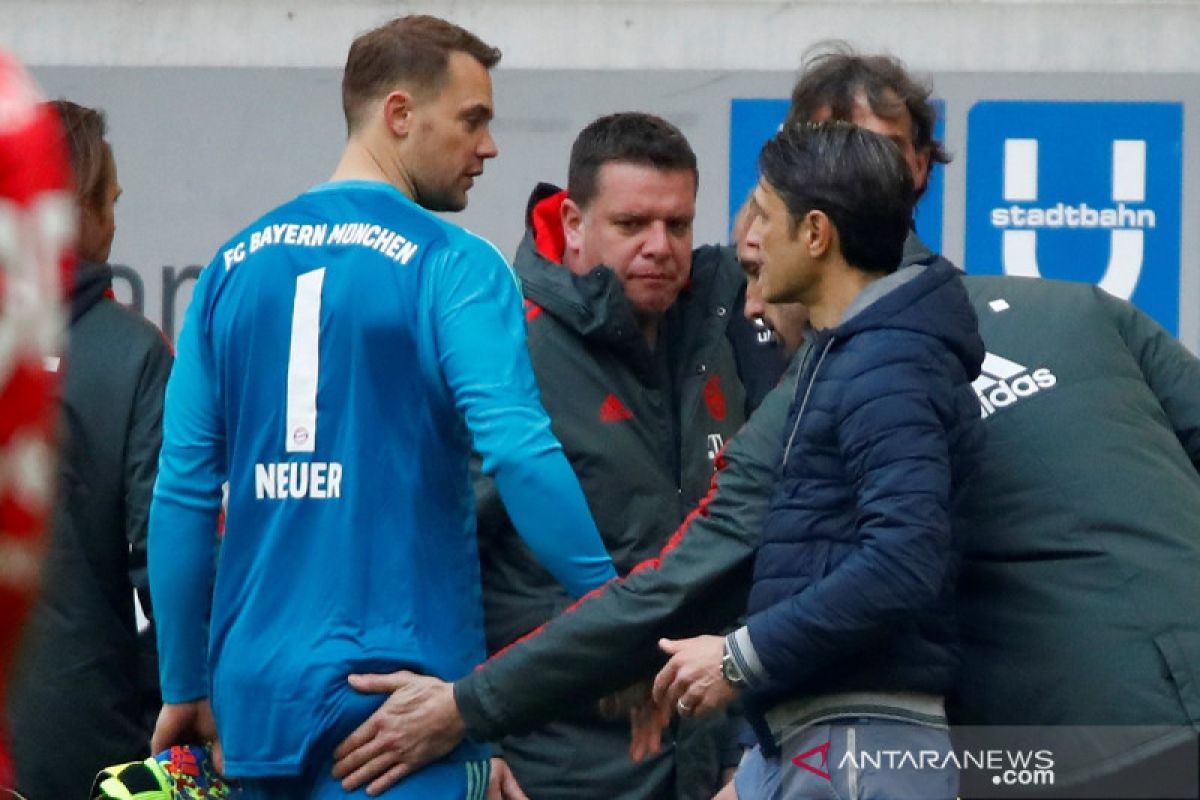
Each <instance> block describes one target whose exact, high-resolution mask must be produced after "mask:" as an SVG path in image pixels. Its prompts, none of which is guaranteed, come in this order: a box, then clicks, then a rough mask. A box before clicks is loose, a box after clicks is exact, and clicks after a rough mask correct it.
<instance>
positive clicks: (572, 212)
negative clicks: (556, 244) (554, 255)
mask: <svg viewBox="0 0 1200 800" xmlns="http://www.w3.org/2000/svg"><path fill="white" fill-rule="evenodd" d="M558 213H559V215H560V216H561V217H562V226H563V239H564V240H565V241H566V244H567V249H566V253H564V254H563V261H567V260H568V259H574V258H576V257H578V255H579V253H580V252H581V251H582V250H583V209H582V208H580V207H579V204H578V203H576V202H575V201H574V200H572V199H571V198H570V197H568V198H566V199H564V200H563V201H562V205H561V206H560V207H559V212H558Z"/></svg>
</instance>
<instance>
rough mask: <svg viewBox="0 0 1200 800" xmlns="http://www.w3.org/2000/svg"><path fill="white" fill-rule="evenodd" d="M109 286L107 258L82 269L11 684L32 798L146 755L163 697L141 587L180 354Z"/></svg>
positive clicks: (16, 737) (24, 781)
mask: <svg viewBox="0 0 1200 800" xmlns="http://www.w3.org/2000/svg"><path fill="white" fill-rule="evenodd" d="M111 285H112V270H111V269H110V268H109V267H108V265H106V264H89V263H81V264H80V265H79V266H78V269H77V271H76V282H75V289H74V293H73V295H72V301H71V326H70V330H69V337H70V339H69V342H68V345H67V349H66V354H65V357H64V358H63V359H62V362H61V364H60V365H59V369H60V370H61V371H62V373H63V381H62V383H61V392H62V397H61V409H62V422H61V433H60V437H61V445H60V449H59V462H58V499H57V500H56V503H55V511H54V520H53V528H52V531H51V534H50V536H49V541H48V543H47V549H46V553H45V558H44V561H43V572H42V589H41V595H40V597H39V599H38V603H37V605H36V606H35V608H34V610H33V613H32V615H31V617H30V621H29V623H28V626H27V628H26V635H25V640H24V643H23V645H22V650H21V653H20V655H19V658H18V662H17V668H16V672H15V674H14V677H13V682H12V684H11V686H10V692H9V708H8V714H9V723H10V728H9V730H10V732H11V738H12V750H13V756H14V761H15V765H16V774H17V787H18V788H19V789H20V791H21V792H22V793H23V794H25V795H26V796H27V797H28V798H29V800H57V798H69V797H87V794H88V790H89V789H90V788H91V785H92V779H93V778H95V776H96V772H97V771H99V770H100V769H102V768H103V767H106V766H109V765H111V764H115V763H118V762H122V761H131V760H133V759H138V758H144V757H145V756H147V755H148V754H149V749H150V732H151V730H150V726H151V725H152V722H153V714H154V713H156V712H157V709H158V705H159V702H160V701H159V699H158V697H157V682H156V681H154V680H153V676H154V674H155V669H154V667H153V664H151V665H145V664H143V663H141V662H142V661H143V660H144V659H145V658H146V657H147V652H146V651H147V649H149V651H150V653H149V655H150V656H151V658H152V655H153V652H152V651H153V644H152V643H153V637H149V638H146V637H139V636H138V633H137V630H136V627H135V621H134V608H133V602H134V591H135V590H137V591H138V592H139V594H141V595H142V596H144V597H145V603H146V604H148V601H149V592H148V582H147V576H146V517H147V513H148V512H149V508H150V495H151V490H152V489H153V487H154V478H155V475H156V474H157V468H158V451H159V446H160V444H161V426H162V403H163V392H164V390H165V388H166V381H167V375H168V373H169V372H170V370H171V362H172V356H171V350H170V347H169V346H168V344H167V342H166V340H165V339H164V338H163V336H162V334H161V333H159V331H158V329H157V328H155V327H154V325H152V324H151V323H150V322H148V321H147V320H146V319H144V318H143V317H142V316H140V315H139V314H137V313H135V312H132V311H129V310H128V309H126V308H124V307H123V306H121V305H120V304H118V303H117V302H116V301H114V300H112V299H110V298H108V297H106V293H107V292H108V290H109V289H110V287H111ZM144 676H150V677H149V678H148V679H147V678H146V677H144ZM147 684H149V685H147Z"/></svg>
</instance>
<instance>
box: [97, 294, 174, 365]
mask: <svg viewBox="0 0 1200 800" xmlns="http://www.w3.org/2000/svg"><path fill="white" fill-rule="evenodd" d="M84 320H89V321H92V322H93V324H94V325H95V326H97V327H99V328H102V329H103V330H104V331H106V332H108V333H110V334H111V335H112V336H113V338H114V340H115V341H118V342H120V343H121V346H122V347H125V348H127V349H131V350H137V351H145V352H151V351H158V350H165V351H166V352H168V353H170V351H171V345H170V344H169V343H168V341H167V338H166V337H165V336H164V335H163V332H162V331H161V330H160V329H159V327H158V326H157V325H155V324H154V323H153V322H151V321H150V320H148V319H146V317H145V316H143V315H142V313H141V312H139V311H137V310H136V309H133V308H130V307H128V306H126V305H124V304H123V303H120V302H118V301H116V300H112V299H108V298H106V299H103V300H101V301H100V302H98V303H97V304H96V305H95V307H94V308H92V309H91V311H89V312H88V313H87V314H85V315H84V317H82V318H81V320H80V321H81V322H82V321H84Z"/></svg>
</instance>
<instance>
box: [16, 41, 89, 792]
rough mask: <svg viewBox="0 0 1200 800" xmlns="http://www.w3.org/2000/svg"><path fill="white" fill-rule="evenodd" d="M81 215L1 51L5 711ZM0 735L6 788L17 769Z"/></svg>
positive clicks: (31, 102)
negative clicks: (13, 769)
mask: <svg viewBox="0 0 1200 800" xmlns="http://www.w3.org/2000/svg"><path fill="white" fill-rule="evenodd" d="M75 225H76V214H75V210H74V203H73V200H72V198H71V193H70V173H69V167H68V160H67V155H66V149H65V144H64V142H63V138H62V132H61V130H60V128H59V124H58V119H57V117H56V116H55V115H54V112H53V111H52V110H51V109H50V108H49V107H48V106H46V105H45V104H44V103H43V102H42V97H41V95H40V94H39V92H38V90H37V87H36V86H35V85H34V84H33V81H32V80H31V79H30V78H29V76H28V75H27V74H26V72H25V71H24V70H23V69H22V68H21V66H20V65H19V64H18V63H17V62H16V61H15V60H13V59H12V58H11V57H10V56H8V55H7V54H5V53H4V52H2V51H0V707H4V706H5V703H4V688H5V685H6V682H7V676H8V670H9V667H10V666H11V662H12V657H13V654H14V652H15V650H16V647H17V643H18V641H19V638H20V633H21V626H22V624H23V622H24V620H25V616H26V615H27V613H28V612H29V609H30V607H31V606H32V604H33V599H34V596H35V594H36V591H37V578H38V562H39V557H40V543H41V540H42V534H43V532H44V529H45V525H46V520H47V516H48V512H49V510H50V509H49V504H50V502H51V498H52V497H53V491H52V490H53V476H54V469H53V467H54V461H53V460H54V451H55V448H54V441H53V433H54V425H55V414H56V412H55V406H54V399H55V391H56V387H57V377H58V376H57V357H58V354H59V352H60V350H61V336H62V331H63V318H62V313H63V310H62V298H63V291H64V287H67V286H70V283H71V281H70V271H71V265H72V263H73V252H74V235H75ZM3 738H4V737H3V731H2V730H0V786H2V785H5V784H8V783H11V775H10V772H11V765H10V763H9V760H8V756H7V752H6V749H5V747H4V743H3Z"/></svg>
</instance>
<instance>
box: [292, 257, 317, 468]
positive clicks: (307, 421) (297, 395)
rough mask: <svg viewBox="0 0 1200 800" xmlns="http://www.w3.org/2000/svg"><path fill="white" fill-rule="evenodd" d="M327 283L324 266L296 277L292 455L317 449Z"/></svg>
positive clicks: (293, 335)
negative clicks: (323, 301)
mask: <svg viewBox="0 0 1200 800" xmlns="http://www.w3.org/2000/svg"><path fill="white" fill-rule="evenodd" d="M324 282H325V268H324V267H321V268H320V269H317V270H313V271H312V272H306V273H304V274H303V275H300V276H298V277H297V278H296V298H295V302H294V305H293V306H292V343H291V349H290V351H289V353H288V370H287V433H286V434H285V436H284V438H285V442H284V449H285V450H286V451H287V452H289V453H312V452H314V451H315V450H316V447H317V376H318V374H319V370H320V347H319V344H320V342H319V338H320V332H321V287H322V285H324Z"/></svg>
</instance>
